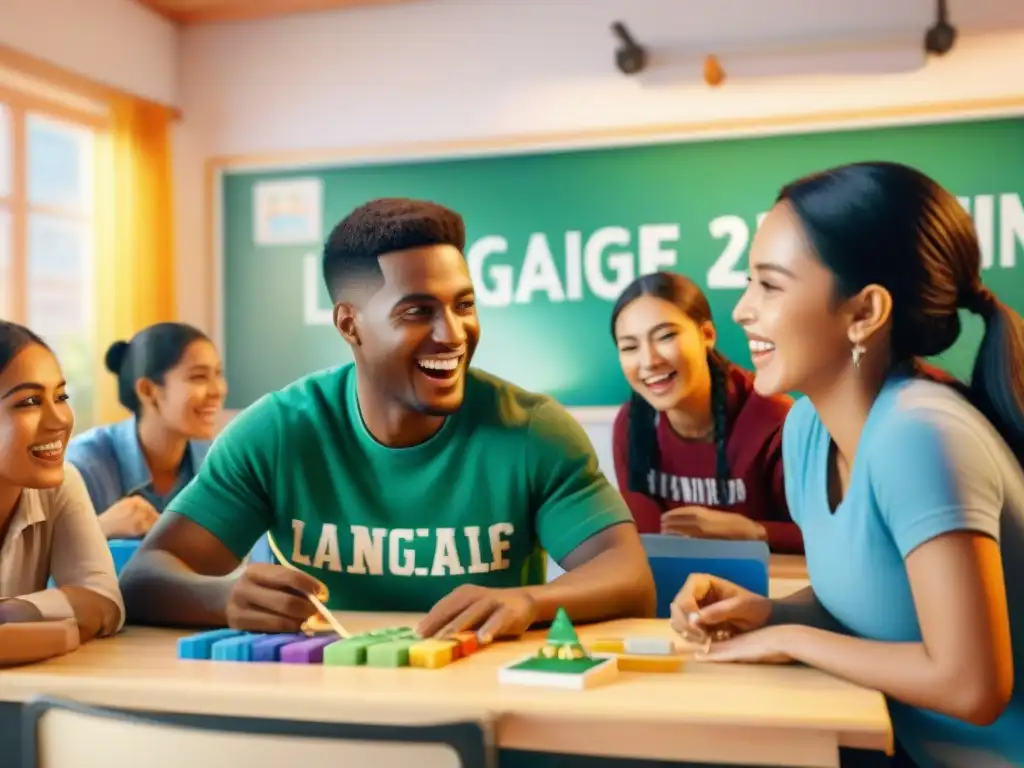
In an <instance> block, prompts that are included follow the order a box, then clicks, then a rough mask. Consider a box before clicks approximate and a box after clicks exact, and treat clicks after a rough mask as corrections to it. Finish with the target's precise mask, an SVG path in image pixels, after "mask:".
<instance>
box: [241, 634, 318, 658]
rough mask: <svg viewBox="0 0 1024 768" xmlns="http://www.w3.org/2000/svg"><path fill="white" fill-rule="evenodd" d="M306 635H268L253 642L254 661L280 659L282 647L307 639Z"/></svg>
mask: <svg viewBox="0 0 1024 768" xmlns="http://www.w3.org/2000/svg"><path fill="white" fill-rule="evenodd" d="M305 639H306V636H305V635H268V636H267V637H261V638H260V639H259V640H256V641H255V642H253V644H252V660H253V661H278V660H279V654H280V652H281V647H282V646H285V645H288V644H289V643H297V642H299V641H300V640H305Z"/></svg>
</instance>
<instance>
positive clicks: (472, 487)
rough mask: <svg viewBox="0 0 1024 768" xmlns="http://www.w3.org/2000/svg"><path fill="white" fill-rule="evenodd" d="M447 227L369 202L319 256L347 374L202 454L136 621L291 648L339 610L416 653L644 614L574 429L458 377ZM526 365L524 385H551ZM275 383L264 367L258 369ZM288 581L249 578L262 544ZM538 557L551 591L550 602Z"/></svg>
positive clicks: (279, 576)
mask: <svg viewBox="0 0 1024 768" xmlns="http://www.w3.org/2000/svg"><path fill="white" fill-rule="evenodd" d="M464 249H465V227H464V225H463V222H462V219H461V217H460V216H459V215H458V214H456V213H454V212H453V211H450V210H448V209H446V208H443V207H441V206H438V205H435V204H432V203H426V202H419V201H413V200H395V199H384V200H375V201H373V202H370V203H368V204H366V205H364V206H362V207H360V208H358V209H356V210H355V211H353V212H352V213H351V214H350V215H349V216H348V217H346V218H345V219H344V220H343V221H342V222H341V223H340V224H339V225H338V226H337V227H336V228H335V229H334V231H333V232H332V234H331V236H330V238H329V239H328V242H327V245H326V247H325V249H324V278H325V280H326V282H327V287H328V290H329V292H330V295H331V297H332V300H333V301H334V302H335V307H334V324H335V326H336V327H337V329H338V331H339V333H340V334H341V335H342V337H343V338H344V339H345V340H346V341H347V342H348V344H349V345H350V347H351V348H352V351H353V355H354V358H355V363H354V365H345V366H342V367H340V368H334V369H331V370H327V371H322V372H319V373H314V374H312V375H310V376H307V377H305V378H303V379H300V380H299V381H296V382H295V383H293V384H291V385H289V386H287V387H285V388H284V389H282V390H280V391H278V392H274V393H271V394H269V395H266V396H264V397H263V398H261V399H260V400H259V401H257V402H256V403H254V404H253V405H252V406H250V407H249V408H247V409H246V410H245V411H243V412H242V413H241V414H239V415H238V416H237V417H236V418H235V420H234V421H232V423H231V424H230V425H229V426H228V427H227V429H225V431H224V432H223V434H222V435H221V436H220V437H219V438H218V439H217V441H216V442H215V443H214V445H213V448H212V449H211V451H210V453H209V455H208V457H207V459H206V461H205V462H204V464H203V466H202V468H201V470H200V472H199V474H198V476H197V477H196V478H195V480H194V481H193V482H192V483H191V484H190V485H189V486H188V487H187V488H186V489H185V490H184V491H183V492H182V493H181V494H180V495H179V496H178V497H177V498H175V500H174V501H173V502H172V503H171V504H170V505H169V507H168V509H167V511H166V512H164V514H163V515H162V516H161V519H160V521H159V522H158V523H157V525H156V526H155V527H154V528H153V530H152V531H151V532H150V534H149V535H148V536H147V537H146V539H145V541H144V542H143V544H142V546H141V548H140V550H139V552H138V554H137V555H136V556H135V557H134V558H133V559H132V560H131V561H130V564H129V566H128V567H127V568H126V570H125V572H124V574H123V576H122V589H123V591H124V596H125V601H126V603H127V607H128V612H129V617H130V620H132V621H135V622H141V623H158V624H176V625H186V626H224V625H228V626H232V627H236V628H239V629H249V630H256V631H266V632H287V631H294V630H296V629H297V628H298V627H299V626H300V624H301V623H302V622H303V621H304V620H305V619H307V618H308V617H309V616H310V615H311V614H312V606H311V604H310V602H309V601H308V600H306V599H305V598H304V597H303V594H304V593H310V592H317V591H321V592H322V588H323V587H326V588H327V591H328V594H329V597H328V605H329V607H330V608H332V609H336V610H371V611H424V612H429V613H428V615H427V617H426V618H425V619H424V620H423V622H422V624H421V625H420V628H419V629H420V631H421V632H423V633H424V634H430V635H433V634H439V633H445V632H450V631H461V630H464V629H471V628H476V629H478V630H479V631H480V633H481V636H482V637H483V638H484V639H490V638H492V637H498V636H509V635H512V636H514V635H517V634H520V633H522V632H524V631H525V630H526V629H528V628H529V626H530V625H531V624H533V623H536V622H542V621H550V620H551V619H552V618H553V617H554V615H555V612H556V610H557V609H558V607H559V606H563V607H564V608H565V609H566V611H567V612H568V614H569V615H570V616H571V617H572V618H573V620H574V621H593V620H602V619H609V618H616V617H621V616H648V615H652V613H653V602H654V586H653V580H652V577H651V573H650V568H649V566H648V563H647V558H646V555H645V553H644V550H643V547H642V545H641V543H640V538H639V535H638V534H637V531H636V528H635V526H634V524H633V522H632V518H631V516H630V513H629V511H628V509H627V508H626V507H625V505H624V503H623V500H622V498H621V496H620V495H619V494H618V492H617V491H616V490H615V489H614V488H613V487H612V486H611V485H610V484H609V483H608V481H607V480H606V478H605V477H604V475H603V474H602V472H601V471H600V469H599V468H598V464H597V459H596V457H595V455H594V451H593V448H592V446H591V444H590V441H589V440H588V438H587V436H586V434H585V433H584V432H583V430H582V428H581V427H580V426H579V424H577V423H576V422H575V421H574V420H573V419H572V417H571V416H570V415H569V414H568V413H567V412H566V411H565V410H564V409H563V408H562V407H561V406H559V405H558V404H557V403H556V402H554V401H553V400H552V399H550V398H548V397H546V396H542V395H537V394H533V393H531V392H527V391H525V390H523V389H520V388H519V387H516V386H514V385H512V384H510V383H508V382H506V381H502V380H501V379H498V378H495V377H493V376H490V375H488V374H485V373H482V372H480V371H477V370H474V369H471V368H470V367H469V364H470V360H471V359H472V356H473V351H474V349H475V348H476V345H477V341H478V339H479V335H480V331H479V322H478V319H477V314H476V307H475V303H474V297H473V284H472V281H471V280H470V275H469V270H468V267H467V264H466V261H465V258H464V256H463V251H464ZM537 344H538V347H539V349H538V355H537V359H536V360H534V361H529V360H524V361H523V365H530V364H538V365H543V358H544V353H543V349H542V347H543V339H538V340H537ZM267 364H268V365H272V364H273V358H272V356H268V359H267ZM268 531H269V532H270V534H271V535H272V537H273V538H274V540H275V541H276V542H278V544H279V546H280V548H281V550H282V553H283V554H284V555H285V556H286V557H287V558H288V559H289V561H290V562H291V563H292V564H293V565H294V566H297V567H298V568H299V569H300V572H296V571H293V570H289V569H287V568H284V567H283V566H279V565H267V564H253V565H249V566H248V567H246V568H245V569H243V570H242V571H241V573H240V574H238V573H235V572H236V570H237V569H238V566H239V564H240V562H241V561H242V559H243V558H244V556H245V554H246V553H247V552H248V551H249V550H250V549H251V548H252V546H253V544H254V543H255V542H256V541H257V540H258V539H259V538H260V537H261V536H262V535H263V534H264V533H266V532H268ZM545 552H547V553H550V554H551V556H552V557H553V558H554V560H555V561H556V562H558V563H559V564H560V565H561V566H562V567H563V568H564V569H565V570H566V573H565V575H563V576H561V577H559V578H558V579H556V580H555V581H553V582H551V583H549V584H545V583H544V582H545V578H544V565H545V560H546V558H545Z"/></svg>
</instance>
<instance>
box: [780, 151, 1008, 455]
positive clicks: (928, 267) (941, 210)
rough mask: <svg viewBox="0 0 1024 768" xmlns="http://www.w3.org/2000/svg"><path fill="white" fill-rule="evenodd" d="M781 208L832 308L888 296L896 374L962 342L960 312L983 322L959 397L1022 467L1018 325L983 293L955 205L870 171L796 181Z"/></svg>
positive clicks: (975, 251) (932, 188)
mask: <svg viewBox="0 0 1024 768" xmlns="http://www.w3.org/2000/svg"><path fill="white" fill-rule="evenodd" d="M779 200H780V201H786V202H788V203H789V204H790V205H791V206H792V208H793V210H794V211H795V213H796V215H797V216H798V217H799V219H800V222H801V225H802V226H803V229H804V231H805V233H806V234H807V236H808V238H809V239H810V241H811V243H812V244H813V246H814V250H815V252H816V254H817V257H818V258H819V259H820V260H821V262H822V263H823V264H824V265H825V266H826V267H828V269H829V270H830V271H831V272H832V274H833V276H834V278H835V286H836V297H835V298H836V299H838V300H843V299H846V298H849V297H850V296H853V295H855V294H856V293H858V292H860V291H861V290H863V289H864V288H865V287H866V286H868V285H872V284H874V285H880V286H882V287H883V288H885V289H886V290H887V291H889V293H890V295H891V296H892V330H891V345H892V348H891V356H892V359H893V364H894V365H895V366H898V367H909V368H912V369H915V370H917V371H918V372H922V371H926V367H925V366H922V365H920V363H919V362H918V359H919V358H927V357H932V356H934V355H938V354H941V353H942V352H945V351H946V350H947V349H949V348H950V347H952V346H953V344H954V343H955V342H956V340H957V338H959V336H960V330H961V327H960V313H959V310H961V309H966V310H968V311H971V312H974V313H975V314H978V315H980V316H981V317H982V318H983V319H984V321H985V335H984V337H983V338H982V341H981V346H980V348H979V350H978V356H977V358H976V359H975V363H974V371H973V373H972V376H971V382H970V386H969V387H967V388H964V387H963V386H962V385H960V386H959V387H957V388H958V389H961V391H965V392H966V394H967V396H968V398H969V399H970V400H971V402H972V403H973V404H974V405H975V406H976V407H977V408H978V409H979V410H980V411H981V412H982V413H984V414H985V416H986V418H988V419H989V420H990V421H991V422H992V425H993V426H994V427H995V428H996V429H997V430H998V431H999V433H1000V434H1001V435H1002V437H1003V439H1004V440H1006V442H1007V443H1008V444H1009V446H1010V448H1011V449H1012V450H1013V452H1014V453H1015V454H1016V455H1017V457H1018V459H1021V458H1024V321H1022V319H1021V317H1020V315H1018V314H1017V313H1016V312H1014V311H1013V310H1012V309H1011V308H1010V307H1008V306H1006V305H1005V304H1003V303H1002V302H1000V301H999V300H998V299H997V298H996V297H995V296H994V295H993V294H992V292H991V291H990V290H989V289H988V288H986V287H985V286H984V285H983V284H982V282H981V277H980V274H981V249H980V247H979V245H978V237H977V234H976V232H975V229H974V222H973V221H972V219H971V217H970V215H969V214H968V213H967V211H965V210H964V208H963V206H961V205H960V203H959V202H958V201H957V199H956V198H955V197H954V196H953V195H952V194H951V193H950V192H948V191H947V190H946V189H944V188H943V187H941V186H940V185H939V184H938V183H937V182H936V181H935V180H933V179H931V178H929V177H928V176H926V175H925V174H923V173H921V172H920V171H917V170H915V169H913V168H909V167H908V166H905V165H900V164H899V163H887V162H872V163H854V164H852V165H844V166H840V167H838V168H832V169H830V170H827V171H823V172H821V173H817V174H814V175H812V176H808V177H805V178H803V179H800V180H798V181H795V182H793V183H792V184H790V185H788V186H787V187H785V188H784V189H783V190H782V192H781V193H780V195H779ZM926 375H927V372H926ZM932 378H937V379H938V380H940V381H944V382H945V383H950V384H953V386H956V383H955V382H951V381H949V379H948V378H946V377H932Z"/></svg>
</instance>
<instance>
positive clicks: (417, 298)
mask: <svg viewBox="0 0 1024 768" xmlns="http://www.w3.org/2000/svg"><path fill="white" fill-rule="evenodd" d="M380 268H381V272H382V273H383V275H384V284H383V285H382V286H381V287H380V289H379V290H377V291H376V293H374V294H373V295H372V296H370V297H368V298H367V299H366V300H365V301H363V302H359V303H358V304H357V305H353V306H349V307H346V306H344V305H343V306H342V307H341V308H340V311H339V313H338V314H337V317H338V326H339V329H340V330H341V332H342V334H343V335H344V336H345V337H346V338H347V339H348V340H349V342H350V343H352V344H353V349H354V350H355V355H356V359H357V362H358V365H359V367H360V369H361V370H363V371H364V372H365V373H366V374H367V375H368V377H369V380H370V381H372V382H373V383H374V386H376V387H378V388H379V389H380V390H381V391H383V392H386V393H388V394H389V395H390V396H391V397H392V398H393V399H394V400H396V401H398V402H399V403H401V404H402V405H403V406H404V407H406V408H409V409H411V410H413V411H416V412H418V413H425V414H430V415H434V416H444V415H448V414H451V413H453V412H454V411H456V410H457V409H458V408H459V407H460V406H461V405H462V400H463V397H464V395H465V388H466V371H467V369H468V368H469V364H470V361H471V360H472V357H473V352H474V351H475V350H476V346H477V343H478V342H479V339H480V324H479V321H478V319H477V315H476V301H475V299H474V294H473V283H472V280H471V279H470V275H469V267H468V266H467V265H466V260H465V258H464V257H463V255H462V253H461V252H460V251H459V250H458V249H457V248H455V247H453V246H450V245H431V246H424V247H422V248H410V249H408V250H404V251H397V252H394V253H388V254H385V255H383V256H381V257H380Z"/></svg>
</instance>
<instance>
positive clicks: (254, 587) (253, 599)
mask: <svg viewBox="0 0 1024 768" xmlns="http://www.w3.org/2000/svg"><path fill="white" fill-rule="evenodd" d="M326 593H327V590H326V587H324V585H323V584H321V583H320V582H319V581H317V580H316V579H314V578H313V577H312V576H310V575H309V574H308V573H303V572H302V571H295V570H292V569H291V568H285V567H284V566H283V565H271V564H269V563H254V564H252V565H250V566H249V567H248V568H246V569H245V570H244V571H243V572H242V575H241V576H240V577H239V578H238V581H236V582H235V584H234V586H233V587H232V589H231V594H230V596H229V597H228V604H227V609H226V612H225V613H226V615H227V620H228V626H229V627H231V629H241V630H246V631H249V632H268V633H282V634H284V633H289V632H298V631H299V629H300V628H301V627H302V624H303V623H304V622H305V621H306V620H307V619H308V618H309V617H310V616H312V615H313V614H314V613H316V609H315V608H314V607H313V604H312V603H311V602H310V601H309V598H308V595H310V594H313V595H318V596H319V595H326Z"/></svg>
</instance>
